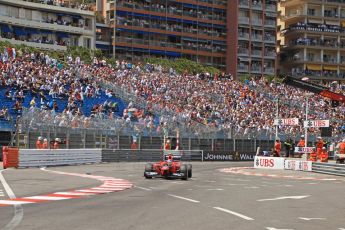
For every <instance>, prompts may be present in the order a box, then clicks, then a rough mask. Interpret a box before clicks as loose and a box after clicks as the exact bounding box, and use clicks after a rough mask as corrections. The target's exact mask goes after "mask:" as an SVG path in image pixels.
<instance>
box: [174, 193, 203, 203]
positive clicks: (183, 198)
mask: <svg viewBox="0 0 345 230" xmlns="http://www.w3.org/2000/svg"><path fill="white" fill-rule="evenodd" d="M168 196H172V197H175V198H178V199H181V200H186V201H190V202H193V203H200V201H197V200H192V199H189V198H186V197H182V196H175V195H173V194H168Z"/></svg>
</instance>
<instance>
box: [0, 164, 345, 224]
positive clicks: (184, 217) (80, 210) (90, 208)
mask: <svg viewBox="0 0 345 230" xmlns="http://www.w3.org/2000/svg"><path fill="white" fill-rule="evenodd" d="M251 165H252V163H235V162H234V163H201V162H198V163H193V178H192V179H191V180H188V181H181V180H164V179H145V178H144V177H143V168H144V163H111V164H99V165H82V166H68V167H54V168H48V169H49V170H54V171H59V172H67V173H79V174H85V175H97V176H106V177H113V178H119V179H125V180H128V181H130V182H132V183H133V184H134V187H132V188H131V189H127V190H124V191H119V192H111V193H107V194H99V195H93V196H86V197H79V198H76V199H68V200H59V201H52V202H42V203H33V204H23V205H15V206H13V205H11V206H0V229H6V230H8V229H16V230H19V229H22V230H30V229H35V230H37V229H45V230H58V229H59V230H60V229H61V230H62V229H64V230H65V229H73V230H96V229H109V230H113V229H114V230H115V229H116V230H149V229H158V230H161V229H162V230H190V229H192V230H218V229H219V230H224V229H227V230H230V229H231V230H232V229H234V230H235V229H238V230H259V229H263V230H264V229H266V230H278V229H280V230H281V229H285V230H289V229H290V230H292V229H293V230H299V229H300V230H302V229H303V230H304V229H311V230H345V177H333V176H328V175H319V174H317V175H316V176H317V177H319V178H329V179H331V180H329V181H323V180H298V179H289V178H271V177H259V176H248V175H237V174H231V173H223V172H220V171H219V170H218V169H222V168H230V167H242V166H243V167H245V166H251ZM274 173H277V171H274ZM284 173H285V174H284V175H286V172H284ZM291 173H294V174H296V172H291ZM1 174H2V175H3V178H4V179H5V180H6V183H7V184H8V186H9V187H10V188H11V190H12V191H13V193H14V195H15V196H16V197H17V198H19V197H26V196H39V195H42V194H49V193H54V192H57V191H70V190H75V189H84V188H90V187H95V186H99V185H100V184H101V183H102V182H101V181H98V180H95V179H91V178H84V177H76V176H68V175H60V174H55V173H51V172H49V171H43V170H41V169H38V168H32V169H19V170H15V169H7V170H4V171H2V172H1ZM298 174H300V175H302V176H303V175H307V174H306V173H303V172H298ZM310 175H311V174H310V173H308V176H310ZM332 179H333V180H332ZM334 179H336V180H334ZM5 187H6V185H4V183H0V200H7V199H9V194H7V192H6V188H5Z"/></svg>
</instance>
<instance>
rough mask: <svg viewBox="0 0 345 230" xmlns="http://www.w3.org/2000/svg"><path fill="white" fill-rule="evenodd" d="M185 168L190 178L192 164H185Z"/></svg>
mask: <svg viewBox="0 0 345 230" xmlns="http://www.w3.org/2000/svg"><path fill="white" fill-rule="evenodd" d="M187 169H188V177H189V178H191V177H192V165H191V164H187Z"/></svg>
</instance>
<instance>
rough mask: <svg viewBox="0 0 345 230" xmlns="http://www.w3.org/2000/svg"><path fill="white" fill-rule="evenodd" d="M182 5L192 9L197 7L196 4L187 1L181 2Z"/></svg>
mask: <svg viewBox="0 0 345 230" xmlns="http://www.w3.org/2000/svg"><path fill="white" fill-rule="evenodd" d="M183 7H186V8H192V9H197V8H198V6H197V5H192V4H187V3H183Z"/></svg>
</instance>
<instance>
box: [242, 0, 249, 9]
mask: <svg viewBox="0 0 345 230" xmlns="http://www.w3.org/2000/svg"><path fill="white" fill-rule="evenodd" d="M240 7H245V8H248V7H249V1H248V0H240Z"/></svg>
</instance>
